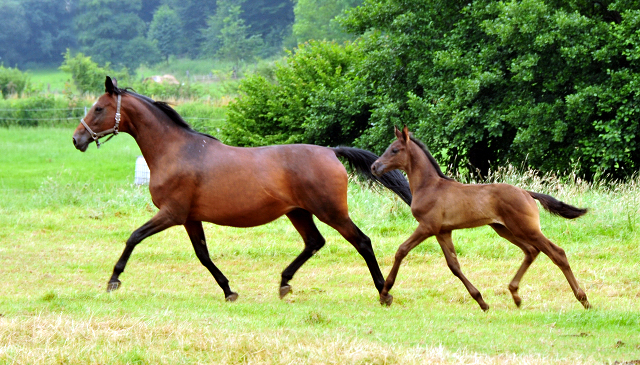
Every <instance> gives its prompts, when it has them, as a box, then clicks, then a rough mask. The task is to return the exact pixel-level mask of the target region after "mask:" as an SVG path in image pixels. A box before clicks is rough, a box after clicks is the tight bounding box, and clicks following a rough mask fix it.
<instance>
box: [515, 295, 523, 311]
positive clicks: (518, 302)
mask: <svg viewBox="0 0 640 365" xmlns="http://www.w3.org/2000/svg"><path fill="white" fill-rule="evenodd" d="M513 302H514V303H516V307H518V308H520V304H522V299H520V297H519V296H517V295H514V296H513Z"/></svg>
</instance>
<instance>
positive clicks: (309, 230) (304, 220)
mask: <svg viewBox="0 0 640 365" xmlns="http://www.w3.org/2000/svg"><path fill="white" fill-rule="evenodd" d="M287 217H288V218H289V220H290V221H291V223H293V226H294V227H295V228H296V230H297V231H298V233H300V236H302V239H303V240H304V249H303V250H302V253H300V255H298V257H296V259H295V260H293V262H292V263H291V264H289V266H287V268H286V269H284V271H283V272H282V281H281V282H280V299H282V298H284V296H285V295H287V294H289V292H291V285H289V280H291V279H292V278H293V275H294V274H295V273H296V271H298V269H299V268H300V267H301V266H302V265H303V264H304V263H305V262H307V260H309V258H311V256H313V254H315V253H316V252H317V251H318V250H319V249H321V248H322V246H324V243H325V240H324V237H322V235H321V234H320V231H318V228H317V227H316V225H315V223H313V216H312V215H311V213H309V212H308V211H306V210H304V209H296V210H293V211H291V212H289V213H287Z"/></svg>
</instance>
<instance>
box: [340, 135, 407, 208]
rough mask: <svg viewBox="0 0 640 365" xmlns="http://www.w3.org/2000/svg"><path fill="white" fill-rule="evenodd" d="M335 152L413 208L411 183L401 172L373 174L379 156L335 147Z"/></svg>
mask: <svg viewBox="0 0 640 365" xmlns="http://www.w3.org/2000/svg"><path fill="white" fill-rule="evenodd" d="M332 150H333V152H334V153H335V154H336V156H338V157H343V158H344V159H345V160H347V162H348V163H349V166H351V168H353V169H354V170H355V171H356V172H358V173H359V174H360V175H361V176H363V177H365V178H367V179H368V180H371V181H374V182H376V183H379V184H382V185H383V186H384V187H386V188H388V189H389V190H391V191H393V192H394V193H396V194H398V196H399V197H400V199H402V200H403V201H404V202H405V203H407V204H408V205H409V206H411V189H409V182H407V179H406V178H405V177H404V175H402V172H400V170H393V171H389V172H387V173H386V174H384V175H382V176H380V177H376V176H374V175H373V174H372V173H371V164H373V162H374V161H375V160H377V159H378V156H377V155H376V154H375V153H373V152H369V151H366V150H361V149H358V148H351V147H335V148H332Z"/></svg>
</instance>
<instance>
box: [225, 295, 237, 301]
mask: <svg viewBox="0 0 640 365" xmlns="http://www.w3.org/2000/svg"><path fill="white" fill-rule="evenodd" d="M236 299H238V293H231V294H229V295H228V296H227V297H225V298H224V300H225V301H227V302H235V301H236Z"/></svg>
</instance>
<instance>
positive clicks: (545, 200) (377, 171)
mask: <svg viewBox="0 0 640 365" xmlns="http://www.w3.org/2000/svg"><path fill="white" fill-rule="evenodd" d="M395 134H396V137H397V140H396V141H394V142H393V143H392V144H391V145H390V146H389V148H387V150H386V151H385V153H384V154H383V155H382V156H380V158H378V159H377V160H376V161H375V162H374V163H373V164H372V165H371V172H372V173H373V174H374V175H377V176H381V175H382V174H384V173H385V172H387V171H391V170H394V169H400V170H403V171H405V172H406V173H407V176H408V177H409V185H410V187H411V193H412V195H413V200H412V202H411V213H412V214H413V216H414V217H415V218H416V220H417V221H418V228H417V229H416V230H415V232H413V234H412V235H411V236H410V237H409V239H407V240H406V241H405V242H404V243H402V244H401V245H400V247H399V248H398V251H397V252H396V256H395V261H394V263H393V268H392V269H391V272H390V273H389V276H387V280H386V281H385V284H384V288H383V289H382V291H381V292H380V303H382V304H386V305H391V302H392V301H393V296H391V295H389V290H391V288H392V287H393V284H394V282H395V280H396V276H397V275H398V269H399V268H400V264H401V262H402V259H404V258H405V256H407V254H408V253H409V251H411V250H412V249H413V248H414V247H416V246H417V245H419V244H420V243H421V242H422V241H424V240H425V239H427V238H428V237H431V236H434V235H435V236H436V239H437V240H438V243H439V244H440V247H441V248H442V252H444V257H445V259H446V260H447V265H448V266H449V268H450V269H451V271H452V272H453V274H454V275H455V276H457V277H458V278H459V279H460V280H461V281H462V283H463V284H464V286H465V287H466V288H467V290H468V291H469V294H471V296H472V297H473V299H475V300H476V301H477V302H478V304H479V305H480V308H482V309H483V310H485V311H486V310H488V309H489V306H488V305H487V304H486V303H485V302H484V300H483V299H482V295H481V294H480V292H479V291H478V289H476V288H475V287H474V286H473V284H471V282H469V280H467V278H466V277H465V276H464V274H462V271H461V270H460V264H459V263H458V260H457V258H456V252H455V248H454V247H453V242H452V240H451V231H453V230H454V229H461V228H472V227H479V226H483V225H487V224H488V225H490V226H491V228H493V229H494V230H495V231H496V232H497V233H498V234H499V235H500V236H502V237H504V238H506V239H507V240H509V241H511V243H513V244H514V245H516V246H518V247H520V249H521V250H522V251H524V255H525V257H524V261H523V262H522V265H521V266H520V269H518V272H517V273H516V275H515V277H514V278H513V280H512V281H511V283H510V284H509V291H511V296H512V297H513V301H514V302H515V303H516V305H517V306H518V307H519V306H520V303H521V299H520V296H519V295H518V285H519V283H520V279H522V276H523V275H524V273H525V272H526V271H527V269H528V268H529V265H531V263H532V262H533V261H534V260H535V259H536V257H537V256H538V253H540V251H542V252H543V253H544V254H546V255H547V256H549V258H550V259H551V261H553V263H554V264H556V265H557V266H558V267H559V268H560V270H562V273H564V276H565V277H566V278H567V281H569V285H570V286H571V289H572V290H573V293H574V294H575V296H576V298H577V299H578V300H579V301H580V303H582V305H583V306H584V307H585V308H586V309H588V308H590V307H591V305H590V304H589V301H588V300H587V295H586V294H585V293H584V291H583V290H582V289H581V288H580V286H579V285H578V281H577V280H576V278H575V277H574V276H573V272H572V271H571V268H570V267H569V262H568V261H567V257H566V255H565V253H564V250H563V249H562V248H560V247H558V246H556V245H555V244H554V243H553V242H551V241H549V240H548V239H547V238H546V237H545V236H544V235H543V234H542V232H541V231H540V217H539V213H538V206H537V205H536V203H535V201H534V199H536V200H538V201H539V202H540V204H542V206H543V207H544V208H545V209H546V210H548V211H549V212H551V213H553V214H556V215H559V216H561V217H564V218H569V219H573V218H577V217H580V216H581V215H583V214H585V213H586V212H587V209H580V208H576V207H573V206H571V205H568V204H565V203H563V202H561V201H558V200H556V199H555V198H553V197H551V196H549V195H545V194H540V193H534V192H531V191H526V190H523V189H520V188H518V187H515V186H513V185H508V184H484V185H480V184H478V185H471V184H469V185H467V184H461V183H458V182H457V181H454V180H453V179H451V178H449V177H447V176H445V175H444V174H443V173H442V171H441V170H440V167H439V166H438V163H437V162H436V160H435V159H434V158H433V156H431V154H430V153H429V151H428V150H427V148H426V147H425V146H424V145H423V144H422V142H420V141H418V140H417V139H415V138H413V136H411V135H410V134H409V131H408V129H407V127H406V126H405V127H404V128H403V129H402V131H400V130H398V128H395Z"/></svg>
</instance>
